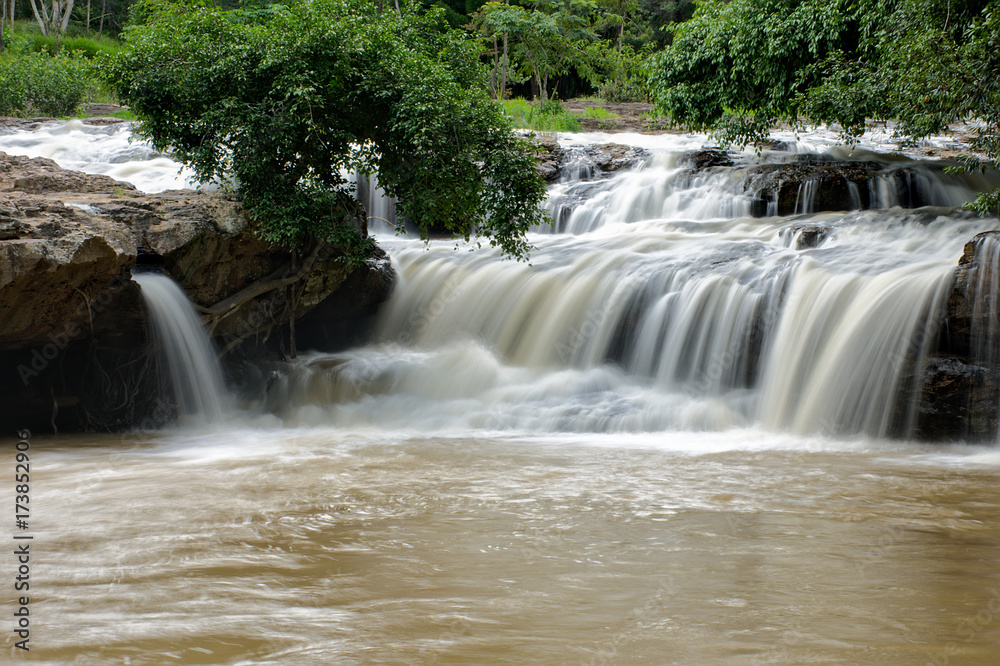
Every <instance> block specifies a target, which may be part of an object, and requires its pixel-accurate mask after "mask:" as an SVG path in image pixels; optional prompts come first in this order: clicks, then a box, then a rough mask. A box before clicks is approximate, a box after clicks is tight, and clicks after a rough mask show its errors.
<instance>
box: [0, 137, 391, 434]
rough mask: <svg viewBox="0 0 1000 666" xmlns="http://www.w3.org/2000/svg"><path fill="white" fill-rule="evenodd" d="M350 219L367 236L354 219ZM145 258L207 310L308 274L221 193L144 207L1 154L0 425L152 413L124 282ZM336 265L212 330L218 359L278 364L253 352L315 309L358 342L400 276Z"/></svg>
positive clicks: (329, 261)
mask: <svg viewBox="0 0 1000 666" xmlns="http://www.w3.org/2000/svg"><path fill="white" fill-rule="evenodd" d="M350 219H351V220H353V224H354V226H355V227H356V229H357V230H358V232H359V233H360V234H365V235H367V226H366V220H365V216H364V213H363V210H362V209H361V208H360V206H359V207H358V210H355V211H353V213H352V215H351V217H350ZM140 256H142V257H143V260H142V261H143V263H147V264H148V263H152V264H157V265H158V266H159V267H160V269H162V270H164V271H165V272H166V273H168V274H169V275H171V277H173V278H174V279H176V280H177V281H178V283H179V284H180V285H181V286H182V287H183V288H184V289H185V291H187V293H188V294H189V297H190V298H191V299H192V301H194V302H195V303H196V304H197V305H200V306H202V307H203V308H209V307H211V306H213V305H215V304H217V303H219V302H220V301H223V300H224V299H227V298H230V297H234V296H235V295H238V294H239V293H241V292H242V290H244V289H247V288H249V287H251V286H252V285H253V284H254V283H255V282H257V281H260V280H271V279H274V278H275V277H277V278H279V279H280V278H282V277H286V276H290V275H294V274H296V273H297V272H298V271H299V270H300V269H301V267H302V264H303V261H305V257H299V258H298V259H297V262H296V263H294V265H293V258H292V256H291V254H290V253H289V252H287V251H285V250H280V249H275V248H270V247H268V246H267V245H266V244H264V243H263V242H262V241H260V240H259V239H258V238H256V236H255V235H254V234H253V232H252V230H251V229H250V227H249V225H248V222H247V219H246V217H245V216H244V214H243V212H242V210H241V209H240V207H239V204H238V203H237V202H236V201H235V200H234V199H233V198H232V196H230V195H227V194H226V193H223V192H196V191H176V192H164V193H161V194H155V195H146V194H143V193H140V192H138V191H136V190H135V188H133V187H132V186H130V185H128V184H127V183H120V182H118V181H115V180H113V179H111V178H107V177H105V176H92V175H88V174H80V173H76V172H71V171H65V170H62V169H60V168H59V167H58V166H57V165H55V163H54V162H52V161H51V160H45V159H39V160H32V159H29V158H23V157H12V156H8V155H5V154H3V153H0V361H2V362H3V367H4V368H5V370H6V372H5V374H4V378H3V380H2V381H0V403H2V406H0V417H7V416H10V417H12V418H13V417H14V416H18V417H19V418H20V423H21V424H22V425H24V426H29V427H30V424H35V425H39V424H40V425H41V426H42V427H46V428H48V427H50V426H51V427H60V428H70V429H80V428H110V429H118V428H121V427H126V426H127V425H128V424H129V423H135V422H136V419H138V418H140V417H141V416H142V415H143V413H145V412H148V411H149V406H148V405H146V406H143V405H141V404H140V403H141V400H140V399H139V396H142V395H147V394H149V393H150V391H149V390H148V389H149V387H148V385H147V384H146V383H145V382H148V381H152V380H151V379H150V374H149V368H151V367H154V366H155V364H154V363H151V362H150V360H149V350H148V347H147V344H146V340H147V331H146V321H147V319H146V314H145V307H144V305H143V302H142V298H141V292H140V290H139V288H138V285H136V283H135V282H133V281H132V280H131V271H132V269H133V268H134V267H135V265H136V263H137V261H138V260H139V257H140ZM342 257H343V252H342V250H341V249H340V248H339V247H337V246H335V245H328V246H324V247H323V248H322V250H321V251H320V252H318V253H317V254H316V255H315V257H314V262H313V263H312V264H311V266H312V268H311V270H310V271H308V272H306V273H305V274H304V275H303V276H301V279H300V280H299V281H297V282H296V283H295V286H294V290H293V288H291V287H288V288H286V287H281V288H279V289H274V290H270V291H267V292H265V293H263V294H260V295H258V296H256V297H254V298H250V299H247V300H246V301H245V302H243V303H242V304H241V305H239V306H238V307H234V308H233V309H232V310H229V311H227V312H226V313H225V315H220V316H215V317H211V318H207V319H206V321H207V323H209V324H210V325H211V326H212V327H213V329H212V330H213V332H214V334H215V335H216V336H217V337H218V342H219V344H220V346H222V347H225V348H227V349H228V350H229V351H232V350H236V349H238V347H239V346H240V345H243V346H249V348H250V349H253V350H256V352H257V353H265V352H266V351H268V350H270V351H273V350H274V349H275V347H274V346H273V345H272V346H271V347H267V348H262V347H261V346H260V345H261V344H263V343H262V342H261V341H262V340H263V341H264V342H266V341H267V340H269V339H270V340H271V341H272V342H273V341H278V343H277V344H278V346H280V343H281V342H282V341H283V339H284V338H283V335H284V333H283V332H281V333H278V334H273V333H275V332H276V331H279V330H282V329H283V327H284V330H287V326H288V323H289V319H290V318H291V317H295V318H296V319H301V318H303V317H305V316H306V315H307V314H309V313H310V312H312V311H314V310H317V309H322V311H323V317H324V318H325V319H327V320H330V321H339V322H340V326H341V329H343V330H342V331H341V335H340V339H346V338H347V337H348V336H347V335H346V334H345V333H344V330H347V329H350V328H351V327H352V326H357V327H358V329H357V330H364V328H363V323H364V322H365V321H367V320H370V318H371V314H372V311H373V309H374V308H375V307H376V306H377V304H378V303H380V302H382V301H383V300H384V299H385V298H386V296H387V295H388V293H389V291H390V289H391V284H392V281H393V279H394V276H395V274H394V272H393V271H392V267H391V265H390V264H389V263H388V261H387V259H386V258H385V255H384V253H382V252H381V251H379V252H376V253H375V254H374V255H373V257H372V258H371V259H370V260H369V261H368V262H366V263H364V264H362V265H361V266H357V267H354V268H348V267H347V266H346V264H345V262H344V261H343V260H342ZM244 293H245V292H244ZM293 294H294V300H293V303H294V307H290V306H289V305H290V304H289V301H288V299H289V298H291V297H292V296H293ZM335 296H336V298H334V297H335ZM317 317H318V316H317ZM338 317H339V319H338ZM306 329H310V326H306ZM317 330H318V331H319V333H316V334H315V335H313V338H312V341H313V342H314V343H315V345H316V346H320V345H323V343H324V341H323V340H322V338H321V335H322V330H323V329H322V327H319V328H318V329H317ZM272 334H273V335H272ZM258 343H259V344H258ZM327 343H328V344H325V345H324V346H326V347H327V348H330V347H332V346H334V345H335V344H336V342H335V341H334V342H329V341H327ZM299 348H300V349H303V348H305V347H304V346H303V345H302V344H300V345H299ZM243 353H244V355H246V354H248V353H250V352H249V351H244V352H243ZM95 373H96V374H95ZM84 380H86V381H84ZM95 386H98V387H100V390H96V391H95V390H94V389H93V387H95ZM88 391H89V392H90V393H91V394H86V393H87V392H88ZM152 393H153V394H155V393H156V392H155V391H153V392H152ZM5 422H6V421H5Z"/></svg>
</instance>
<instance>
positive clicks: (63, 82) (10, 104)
mask: <svg viewBox="0 0 1000 666" xmlns="http://www.w3.org/2000/svg"><path fill="white" fill-rule="evenodd" d="M97 85H98V82H97V78H96V73H95V71H94V66H93V64H92V63H91V62H90V61H89V60H87V59H85V58H81V57H76V56H75V55H65V54H59V55H54V56H50V55H49V54H48V53H47V52H45V51H42V52H41V53H33V52H28V53H11V54H7V55H6V56H5V57H3V58H0V115H8V116H21V115H28V114H40V115H45V116H68V115H72V114H73V112H74V111H75V110H76V108H77V107H78V106H79V105H80V103H81V102H82V101H83V100H84V98H85V97H86V96H87V95H88V94H89V93H90V92H92V91H93V90H94V89H95V88H96V87H97Z"/></svg>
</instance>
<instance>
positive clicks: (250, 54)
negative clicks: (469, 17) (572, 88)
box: [106, 0, 544, 257]
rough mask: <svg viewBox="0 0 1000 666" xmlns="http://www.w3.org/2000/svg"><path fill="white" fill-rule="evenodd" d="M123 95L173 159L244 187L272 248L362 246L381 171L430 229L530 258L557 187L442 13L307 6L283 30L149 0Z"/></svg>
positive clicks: (366, 5)
mask: <svg viewBox="0 0 1000 666" xmlns="http://www.w3.org/2000/svg"><path fill="white" fill-rule="evenodd" d="M140 11H141V13H142V15H143V16H145V22H144V23H143V24H141V25H137V26H135V27H133V28H130V29H128V30H127V31H126V39H127V41H128V43H129V44H130V45H131V46H132V50H131V52H130V53H129V54H125V55H121V56H118V57H114V58H111V59H109V60H108V62H107V65H106V73H107V77H108V79H109V81H110V82H111V85H112V87H113V89H114V90H115V91H116V93H117V94H118V96H119V97H120V98H121V99H122V100H123V101H124V102H126V103H127V104H129V105H130V106H131V108H132V110H133V111H134V112H135V113H136V114H137V115H138V116H139V117H140V118H141V119H142V121H143V122H142V132H143V134H145V135H146V136H148V137H149V138H150V139H152V141H153V143H154V145H156V146H157V147H158V148H160V149H166V148H168V147H171V148H173V150H174V151H175V153H176V154H177V155H178V156H179V157H180V158H181V159H182V160H183V161H184V162H186V163H187V164H189V165H190V166H191V167H193V169H194V170H195V172H196V173H197V174H198V176H199V177H200V178H201V179H202V180H205V181H207V180H211V179H213V178H219V179H229V178H232V179H234V180H235V182H236V184H237V188H238V192H239V194H240V196H241V198H242V200H243V202H244V205H245V207H246V208H247V209H248V210H249V211H250V212H251V213H252V214H253V216H254V217H255V219H256V220H257V221H258V223H259V232H260V234H261V235H262V236H263V237H264V238H265V239H267V240H269V241H272V242H275V243H280V244H287V245H301V244H303V243H304V242H305V241H306V240H307V239H308V238H310V237H311V236H316V237H325V238H330V237H337V238H340V239H344V238H348V237H349V236H345V235H344V233H343V228H344V223H345V221H346V220H348V219H349V218H350V217H351V216H352V215H354V214H355V211H356V206H357V204H355V203H354V200H353V198H352V196H351V192H350V185H349V184H348V182H347V174H348V173H349V172H351V171H355V170H356V171H359V172H362V173H372V172H374V171H377V172H378V177H379V182H380V184H381V185H382V186H383V187H384V188H385V190H386V191H387V192H388V193H389V194H390V195H393V196H396V197H398V199H399V207H400V209H401V211H402V212H403V213H404V214H405V215H406V217H407V218H409V219H410V220H411V221H412V222H413V223H414V224H416V225H417V226H418V227H419V228H420V229H421V230H422V231H423V232H424V233H426V232H427V231H428V230H429V229H430V228H431V227H432V226H433V227H436V228H442V227H443V228H445V229H448V230H450V231H452V232H453V233H455V234H458V235H461V236H464V237H466V238H468V237H469V236H470V235H471V234H472V233H478V234H480V235H482V236H485V237H488V238H489V239H490V242H491V243H492V244H493V245H496V246H499V247H500V248H501V249H502V250H503V251H504V252H506V253H508V254H510V255H512V256H515V257H524V256H526V254H527V251H528V246H527V242H526V241H525V239H524V233H525V231H526V230H527V229H528V227H529V226H531V225H532V224H537V223H538V222H539V221H540V220H541V216H542V213H541V212H540V208H539V206H538V204H539V203H540V201H541V199H542V197H543V196H544V185H543V183H542V181H541V179H540V178H539V176H538V175H537V172H536V168H535V164H534V160H533V158H532V153H531V151H530V149H529V148H528V146H527V144H526V143H525V142H524V141H523V140H522V139H519V138H518V137H517V136H516V135H515V134H514V133H513V131H512V130H511V128H510V124H509V120H507V118H506V116H504V114H503V113H502V111H501V109H500V107H499V105H497V104H496V103H494V102H492V101H491V100H490V99H489V97H488V95H487V93H486V90H485V85H484V84H485V82H484V77H483V72H482V68H481V66H480V64H479V62H478V53H477V49H476V46H475V44H473V43H471V42H470V41H468V40H467V39H465V38H464V37H463V36H462V35H461V34H459V33H457V32H455V31H453V30H450V29H448V27H447V25H446V24H445V23H444V21H443V19H442V18H441V12H438V11H431V12H428V13H427V14H426V15H425V16H420V15H418V14H416V13H414V12H413V11H408V10H405V9H404V11H403V12H402V13H401V14H397V13H396V12H395V11H394V9H393V10H386V11H383V10H381V9H380V8H379V7H377V6H376V4H375V3H372V2H367V1H365V0H303V1H302V2H297V3H294V4H292V5H290V6H288V7H281V6H278V7H276V11H275V13H274V15H273V17H272V18H271V19H270V20H267V21H264V22H262V21H261V20H260V19H259V15H257V16H256V17H255V19H254V20H252V21H249V20H246V19H247V17H246V15H245V14H243V13H241V12H238V11H236V12H234V11H230V12H226V11H222V10H218V9H214V8H210V7H206V6H203V5H197V4H169V3H160V2H156V1H155V0H147V1H144V2H143V3H141V5H140Z"/></svg>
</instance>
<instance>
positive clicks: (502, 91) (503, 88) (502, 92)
mask: <svg viewBox="0 0 1000 666" xmlns="http://www.w3.org/2000/svg"><path fill="white" fill-rule="evenodd" d="M507 37H508V33H506V32H505V33H503V74H501V76H500V99H504V98H505V97H506V96H507V64H508V62H509V61H508V60H507Z"/></svg>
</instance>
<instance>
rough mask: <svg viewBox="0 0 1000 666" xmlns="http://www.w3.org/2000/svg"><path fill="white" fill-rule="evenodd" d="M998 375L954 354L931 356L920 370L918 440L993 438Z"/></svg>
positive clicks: (999, 382)
mask: <svg viewBox="0 0 1000 666" xmlns="http://www.w3.org/2000/svg"><path fill="white" fill-rule="evenodd" d="M998 398H1000V374H998V373H997V371H996V370H990V369H988V368H984V367H982V366H979V365H975V364H972V363H969V362H967V361H965V360H963V359H960V358H954V357H932V358H930V359H929V360H928V363H927V365H926V367H925V369H924V373H923V391H922V393H921V399H920V407H919V412H918V415H917V431H916V435H917V437H918V438H920V439H925V440H934V441H948V440H952V441H955V440H959V439H972V440H980V441H981V440H995V439H996V436H997V425H998V424H997V406H998V404H1000V402H998Z"/></svg>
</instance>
